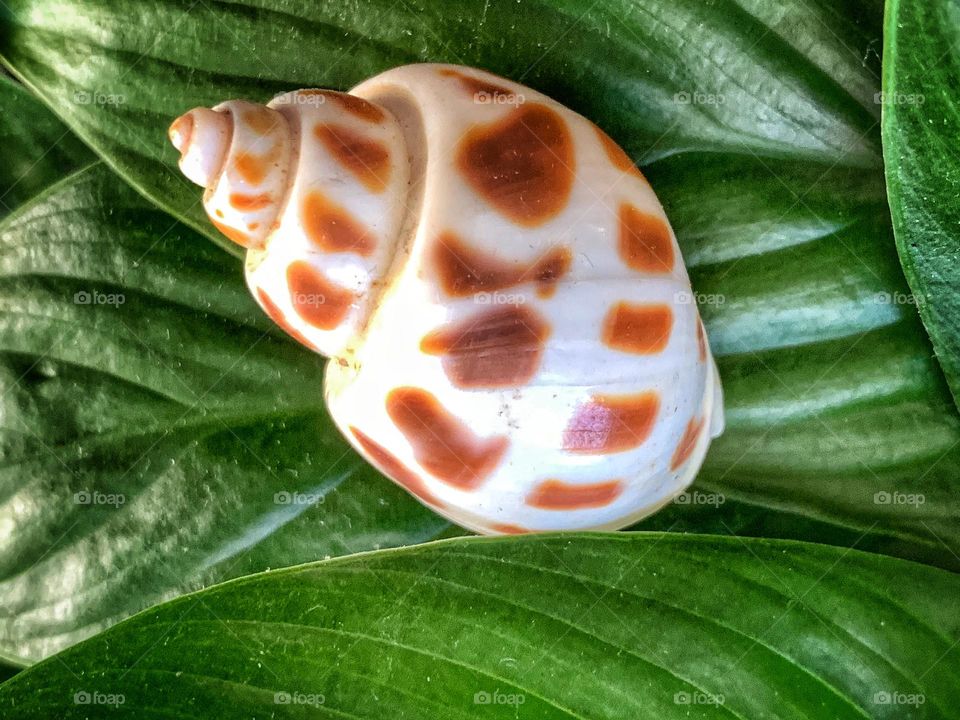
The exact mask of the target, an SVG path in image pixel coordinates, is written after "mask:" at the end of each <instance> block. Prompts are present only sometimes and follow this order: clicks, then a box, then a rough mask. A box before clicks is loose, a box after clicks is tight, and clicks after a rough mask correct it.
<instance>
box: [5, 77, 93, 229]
mask: <svg viewBox="0 0 960 720" xmlns="http://www.w3.org/2000/svg"><path fill="white" fill-rule="evenodd" d="M0 107H2V108H3V112H2V113H0V147H2V148H4V153H3V163H2V164H0V218H4V217H6V215H7V214H8V213H9V212H10V211H11V210H12V209H14V208H16V207H17V206H19V205H21V204H23V203H24V202H25V201H27V200H29V199H30V198H31V197H33V196H34V195H36V194H37V193H38V192H40V191H41V190H43V189H45V188H46V187H48V186H49V185H51V184H52V183H54V182H56V181H57V180H59V179H61V178H62V177H63V176H64V175H65V174H67V173H69V172H70V171H71V170H76V169H78V168H80V167H82V166H84V165H87V164H89V163H91V162H93V160H94V157H93V154H92V153H91V152H90V151H89V150H88V149H87V148H86V147H84V145H83V143H81V142H80V141H79V140H77V138H76V137H75V136H74V135H73V134H72V133H71V132H70V130H69V129H68V128H67V126H66V125H64V124H63V123H61V122H60V121H59V120H57V118H56V117H55V116H54V115H53V114H52V113H51V112H50V111H49V110H47V108H46V107H44V105H43V103H41V102H40V101H39V100H37V99H36V98H35V97H33V96H32V95H31V94H30V93H28V92H27V91H26V90H25V89H24V88H23V87H22V86H21V85H18V84H17V83H15V82H13V81H12V80H10V79H9V78H6V77H4V76H2V75H0Z"/></svg>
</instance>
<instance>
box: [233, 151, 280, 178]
mask: <svg viewBox="0 0 960 720" xmlns="http://www.w3.org/2000/svg"><path fill="white" fill-rule="evenodd" d="M271 158H272V154H271V153H270V152H266V153H263V154H258V153H251V152H242V151H241V152H238V153H237V156H236V157H235V158H234V159H233V169H234V170H235V171H236V173H237V174H238V175H239V176H240V177H241V178H243V179H244V180H246V181H247V182H248V183H250V184H251V185H259V184H260V183H262V182H263V180H264V178H265V177H267V173H268V172H270V161H271Z"/></svg>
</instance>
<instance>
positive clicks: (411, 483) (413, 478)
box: [350, 425, 443, 508]
mask: <svg viewBox="0 0 960 720" xmlns="http://www.w3.org/2000/svg"><path fill="white" fill-rule="evenodd" d="M350 434H352V435H353V437H354V438H355V439H356V441H357V444H358V445H359V446H360V448H361V449H362V450H363V452H364V453H365V454H366V455H367V457H368V458H369V459H370V462H372V463H373V464H374V465H375V466H376V467H377V469H378V470H380V472H382V473H383V474H384V475H386V476H387V477H388V478H390V479H391V480H393V481H394V482H395V483H397V484H398V485H400V486H401V487H402V488H403V489H404V490H406V491H407V492H409V493H410V494H411V495H414V496H415V497H417V498H419V499H420V500H422V501H423V502H425V503H427V504H428V505H433V506H434V507H440V508H442V507H443V502H441V501H440V500H438V499H437V498H436V496H434V495H433V493H431V492H430V491H429V490H428V489H427V485H426V483H424V482H423V480H422V479H421V478H420V476H419V475H417V474H416V473H415V472H414V471H413V470H411V469H410V468H408V467H407V466H406V465H404V464H403V463H402V462H401V461H400V460H398V459H397V457H396V456H395V455H394V454H393V453H391V452H390V451H389V450H387V449H386V448H385V447H383V445H381V444H380V443H378V442H376V441H375V440H373V439H372V438H370V437H369V436H368V435H366V434H365V433H363V432H362V431H360V430H358V429H357V428H355V427H354V426H353V425H351V426H350Z"/></svg>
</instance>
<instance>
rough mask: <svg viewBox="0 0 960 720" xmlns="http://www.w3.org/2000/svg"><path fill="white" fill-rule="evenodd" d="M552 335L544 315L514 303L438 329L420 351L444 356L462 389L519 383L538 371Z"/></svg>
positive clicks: (452, 379)
mask: <svg viewBox="0 0 960 720" xmlns="http://www.w3.org/2000/svg"><path fill="white" fill-rule="evenodd" d="M549 336H550V325H549V324H548V323H547V321H546V320H545V319H544V318H543V317H541V316H540V314H539V313H537V312H536V311H535V310H533V309H532V308H528V307H524V306H516V305H509V306H506V307H502V308H495V309H492V310H486V311H483V312H480V313H476V314H474V315H471V316H469V317H467V318H466V319H465V320H463V321H461V322H459V323H456V324H454V325H453V326H451V327H444V328H441V329H439V330H435V331H434V332H431V333H430V334H428V335H426V336H425V337H424V338H423V339H422V340H421V341H420V349H421V350H422V351H423V352H424V353H426V354H427V355H440V356H442V358H443V360H442V364H443V370H444V373H445V374H446V375H447V377H448V378H449V379H450V382H452V383H453V384H454V385H455V386H457V387H459V388H471V389H477V388H508V387H519V386H521V385H524V384H525V383H527V382H529V381H530V379H531V378H532V377H533V376H534V374H536V372H537V369H538V368H539V367H540V360H541V358H542V357H543V351H544V345H545V343H546V340H547V338H548V337H549Z"/></svg>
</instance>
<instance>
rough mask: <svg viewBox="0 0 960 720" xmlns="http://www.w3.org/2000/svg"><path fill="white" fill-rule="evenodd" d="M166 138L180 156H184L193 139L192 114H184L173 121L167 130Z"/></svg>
mask: <svg viewBox="0 0 960 720" xmlns="http://www.w3.org/2000/svg"><path fill="white" fill-rule="evenodd" d="M167 137H169V138H170V142H171V143H173V146H174V147H175V148H176V149H177V150H178V151H179V152H180V154H181V155H186V153H187V150H188V149H189V148H190V141H191V140H192V139H193V113H186V114H185V115H181V116H180V117H178V118H177V119H176V120H174V121H173V123H172V124H171V125H170V128H169V129H168V130H167Z"/></svg>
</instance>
